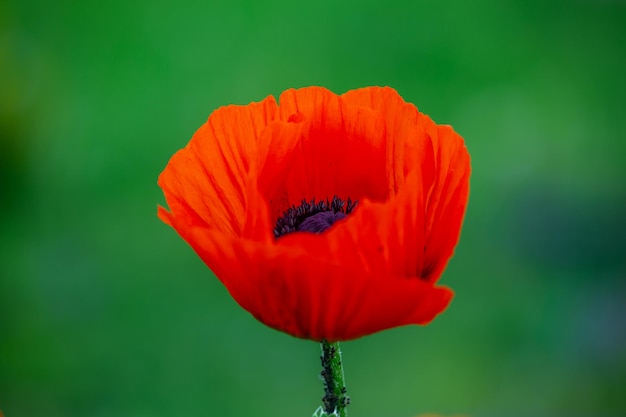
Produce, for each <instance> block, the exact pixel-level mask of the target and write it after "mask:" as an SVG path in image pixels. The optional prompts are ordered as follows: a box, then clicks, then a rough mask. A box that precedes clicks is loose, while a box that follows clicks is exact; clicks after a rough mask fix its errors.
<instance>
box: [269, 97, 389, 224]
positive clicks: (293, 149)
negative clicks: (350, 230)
mask: <svg viewBox="0 0 626 417" xmlns="http://www.w3.org/2000/svg"><path fill="white" fill-rule="evenodd" d="M279 112H280V122H276V123H274V124H273V125H272V126H270V127H269V128H268V129H267V130H266V131H265V132H264V135H263V136H262V138H261V142H262V144H263V147H264V148H266V150H267V153H266V154H265V156H266V159H265V160H264V161H262V163H260V164H259V165H260V166H259V173H258V181H259V191H260V192H261V193H262V194H263V195H264V196H265V198H266V200H267V201H268V202H270V204H271V205H272V207H271V209H270V214H271V215H273V216H274V218H275V217H277V216H279V215H280V214H282V212H283V211H284V210H286V209H287V208H288V207H289V206H291V205H292V204H296V205H297V204H300V202H301V201H302V199H303V198H306V199H307V200H308V199H311V198H317V199H326V198H332V196H334V195H338V196H342V198H348V197H350V198H352V199H353V200H355V199H361V198H365V197H367V198H370V199H374V200H378V201H384V200H385V199H386V197H387V195H388V192H389V185H388V183H387V181H386V176H385V170H386V161H385V148H384V147H385V143H384V141H383V140H382V139H383V132H382V130H383V128H384V123H383V120H382V119H381V117H380V115H378V114H376V113H375V112H373V111H371V110H370V109H365V108H359V107H356V106H349V105H347V104H346V103H344V102H343V100H342V99H341V98H340V97H339V96H337V95H335V94H333V93H332V92H330V91H328V90H327V89H325V88H321V87H310V88H303V89H299V90H287V91H285V92H284V93H283V94H282V95H281V96H280V110H279ZM294 125H299V126H297V127H296V126H294ZM278 139H280V140H278ZM261 165H262V166H261Z"/></svg>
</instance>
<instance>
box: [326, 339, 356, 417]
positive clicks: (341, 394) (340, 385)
mask: <svg viewBox="0 0 626 417" xmlns="http://www.w3.org/2000/svg"><path fill="white" fill-rule="evenodd" d="M321 360H322V372H321V374H320V375H321V377H322V379H323V381H324V397H323V398H322V403H323V409H324V412H325V413H326V414H327V415H335V416H339V417H346V416H347V414H348V412H347V410H346V407H347V406H348V404H349V403H350V397H348V396H347V395H346V385H345V382H344V375H343V365H342V363H341V351H340V350H339V343H337V342H335V343H329V342H327V341H326V340H322V356H321Z"/></svg>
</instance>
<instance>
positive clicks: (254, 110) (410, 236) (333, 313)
mask: <svg viewBox="0 0 626 417" xmlns="http://www.w3.org/2000/svg"><path fill="white" fill-rule="evenodd" d="M469 176H470V162H469V155H468V153H467V150H466V148H465V145H464V143H463V139H462V138H461V137H460V136H459V135H458V134H457V133H455V132H454V130H452V128H451V127H450V126H439V125H436V124H435V123H434V122H433V121H432V120H431V119H430V118H429V117H428V116H425V115H424V114H421V113H420V112H418V110H417V108H415V106H413V105H412V104H409V103H406V102H405V101H404V100H403V99H402V97H400V96H399V95H398V93H397V92H396V91H395V90H393V89H391V88H388V87H386V88H380V87H367V88H362V89H358V90H352V91H349V92H347V93H345V94H343V95H336V94H333V93H332V92H330V91H328V90H326V89H324V88H321V87H308V88H302V89H298V90H293V89H292V90H287V91H285V92H284V93H282V94H281V96H280V105H279V104H277V103H276V100H275V99H274V97H272V96H270V97H267V98H266V99H265V100H263V101H261V102H259V103H251V104H249V105H247V106H232V105H231V106H226V107H222V108H220V109H218V110H216V111H215V112H213V114H211V116H209V119H208V121H207V122H206V123H205V124H204V125H202V127H200V129H199V130H198V131H197V132H196V133H195V134H194V136H193V138H192V139H191V141H190V142H189V144H188V145H187V146H186V147H185V148H184V149H181V150H180V151H178V152H177V153H176V154H175V155H174V156H173V157H172V159H171V160H170V161H169V163H168V165H167V167H166V168H165V170H164V171H163V172H162V173H161V176H160V177H159V185H160V186H161V188H162V189H163V192H164V194H165V198H166V200H167V204H168V205H169V209H170V211H167V210H166V209H164V208H162V207H159V217H160V218H161V219H162V220H163V221H164V222H165V223H167V224H169V225H171V226H172V227H173V228H174V229H176V231H177V232H178V233H179V234H180V235H181V236H182V238H183V239H185V240H186V241H187V243H189V244H190V245H191V247H192V248H193V249H194V250H195V251H196V253H197V254H198V255H199V256H200V257H201V258H202V260H203V261H204V262H205V263H206V264H207V265H208V267H209V268H210V269H211V270H212V271H213V272H214V273H215V275H216V276H217V277H218V278H219V279H220V280H221V281H222V283H223V284H224V285H225V286H226V288H227V289H228V291H229V292H230V294H231V295H232V296H233V298H234V299H235V300H236V301H237V302H238V303H239V304H240V305H241V306H242V307H243V308H244V309H246V310H247V311H249V312H250V313H251V314H252V315H253V316H254V317H256V318H257V319H258V320H259V321H261V322H263V323H265V324H266V325H268V326H270V327H273V328H275V329H278V330H281V331H283V332H286V333H289V334H291V335H293V336H296V337H301V338H307V339H313V340H317V341H319V340H322V339H327V340H329V341H338V340H347V339H354V338H357V337H360V336H364V335H367V334H370V333H374V332H377V331H380V330H384V329H388V328H391V327H396V326H402V325H406V324H426V323H428V322H430V321H431V320H432V319H433V318H434V317H435V316H436V315H437V314H439V313H440V312H442V311H443V310H444V309H445V308H446V307H447V305H448V303H449V302H450V299H451V298H452V291H451V290H450V289H448V288H446V287H441V286H436V285H435V284H436V281H437V280H438V278H439V276H440V275H441V273H442V272H443V270H444V268H445V266H446V264H447V262H448V259H449V258H450V257H451V256H452V252H453V250H454V247H455V245H456V243H457V241H458V238H459V233H460V229H461V223H462V221H463V216H464V213H465V207H466V204H467V198H468V192H469ZM335 196H337V197H339V199H336V200H335V202H334V203H333V202H332V199H333V197H335ZM314 199H315V202H314V203H313V205H311V204H308V203H311V201H312V200H314ZM348 199H351V201H352V202H354V201H358V203H357V204H356V206H355V207H354V208H353V209H352V210H351V211H350V210H347V208H348V203H347V201H348ZM303 200H304V203H305V204H304V208H303ZM327 200H328V204H324V203H322V204H321V205H320V204H319V202H320V201H322V202H326V201H327ZM342 204H343V206H342ZM306 206H308V207H309V209H307V208H306ZM312 206H315V207H314V209H311V207H312ZM290 208H291V209H292V210H289V209H290ZM318 211H320V212H323V213H324V214H321V215H320V216H322V217H320V218H316V219H312V220H311V221H309V223H311V222H313V223H316V224H314V225H313V226H306V227H305V226H304V222H305V220H306V219H307V218H310V217H311V216H312V215H313V214H315V213H316V212H318ZM279 219H282V220H279ZM333 222H334V224H332V223H333ZM322 223H323V224H324V225H325V226H323V227H321V228H317V227H318V226H319V225H320V224H322ZM330 224H332V226H330V227H329V225H330ZM302 230H305V231H302ZM313 231H317V232H320V231H321V232H320V233H312V232H313Z"/></svg>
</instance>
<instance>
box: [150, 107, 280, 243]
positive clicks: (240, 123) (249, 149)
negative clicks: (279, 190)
mask: <svg viewBox="0 0 626 417" xmlns="http://www.w3.org/2000/svg"><path fill="white" fill-rule="evenodd" d="M276 111H277V105H276V101H275V100H274V98H273V97H272V96H269V97H267V98H266V99H265V100H263V101H261V102H259V103H251V104H249V105H248V106H226V107H222V108H220V109H218V110H216V111H215V112H213V113H212V114H211V116H210V117H209V119H208V120H207V122H206V123H205V124H203V125H202V127H200V129H198V130H197V131H196V133H195V134H194V135H193V138H192V139H191V141H190V142H189V144H188V145H187V146H186V147H185V148H184V149H181V150H180V151H178V152H177V153H176V154H175V155H174V156H173V157H172V158H171V159H170V162H169V163H168V167H167V169H166V170H164V171H163V172H162V173H161V175H160V177H159V181H158V183H159V185H160V186H161V188H162V189H163V192H164V193H165V197H166V200H167V204H168V206H169V208H170V210H171V212H172V214H173V215H174V216H186V217H187V218H189V219H193V222H194V223H196V224H205V225H207V226H208V227H210V228H214V229H216V230H221V231H225V232H229V233H232V234H238V233H240V231H241V229H242V225H243V221H244V219H245V209H246V202H245V190H246V185H247V184H246V183H247V181H248V170H249V165H250V160H251V159H252V155H254V152H255V151H256V147H257V141H258V138H259V137H260V135H261V132H262V131H263V129H264V128H265V126H266V125H267V124H268V123H269V121H271V120H272V119H273V117H274V115H275V113H276Z"/></svg>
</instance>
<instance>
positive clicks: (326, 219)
mask: <svg viewBox="0 0 626 417" xmlns="http://www.w3.org/2000/svg"><path fill="white" fill-rule="evenodd" d="M357 204H358V201H352V200H351V199H349V198H348V199H347V200H346V201H343V200H342V199H341V198H339V197H337V196H334V197H333V199H332V200H330V199H326V200H318V201H315V199H313V200H311V201H306V200H302V203H301V204H300V205H299V206H296V205H293V206H291V207H290V208H288V209H287V210H285V212H284V213H283V215H282V216H280V217H279V218H278V219H277V220H276V226H274V237H275V238H276V239H279V238H280V237H281V236H284V235H286V234H289V233H293V232H309V233H322V232H324V231H325V230H327V229H328V228H329V227H330V226H332V225H333V224H334V223H335V222H336V221H337V220H341V219H343V218H345V217H347V216H349V215H350V213H352V211H353V210H354V209H355V208H356V206H357Z"/></svg>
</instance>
